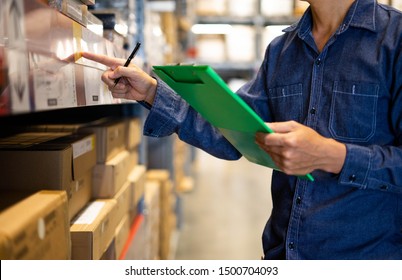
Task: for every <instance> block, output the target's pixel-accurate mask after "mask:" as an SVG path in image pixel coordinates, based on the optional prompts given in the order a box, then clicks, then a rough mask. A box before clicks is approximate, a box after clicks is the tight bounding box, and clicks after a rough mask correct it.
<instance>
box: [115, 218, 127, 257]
mask: <svg viewBox="0 0 402 280" xmlns="http://www.w3.org/2000/svg"><path fill="white" fill-rule="evenodd" d="M130 224H131V223H130V216H129V215H128V214H127V215H125V216H124V217H123V219H122V220H121V221H120V223H119V224H118V226H117V227H116V233H115V237H114V246H115V247H114V250H115V254H116V258H117V259H120V255H121V253H122V252H123V249H124V246H125V245H126V243H127V241H128V236H129V234H130Z"/></svg>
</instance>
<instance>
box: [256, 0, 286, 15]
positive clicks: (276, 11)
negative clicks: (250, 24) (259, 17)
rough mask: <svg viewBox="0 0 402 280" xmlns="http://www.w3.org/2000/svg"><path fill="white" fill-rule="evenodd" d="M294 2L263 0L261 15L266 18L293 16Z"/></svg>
mask: <svg viewBox="0 0 402 280" xmlns="http://www.w3.org/2000/svg"><path fill="white" fill-rule="evenodd" d="M293 2H294V1H293V0H281V1H277V0H261V13H262V14H263V15H264V16H266V17H281V16H292V15H293Z"/></svg>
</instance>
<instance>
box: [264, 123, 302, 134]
mask: <svg viewBox="0 0 402 280" xmlns="http://www.w3.org/2000/svg"><path fill="white" fill-rule="evenodd" d="M267 126H268V127H269V128H271V129H272V130H273V131H274V132H277V133H288V132H291V131H293V130H294V129H295V128H296V127H297V123H296V122H295V121H287V122H272V123H267Z"/></svg>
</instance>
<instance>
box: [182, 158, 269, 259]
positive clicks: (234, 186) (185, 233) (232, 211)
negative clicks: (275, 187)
mask: <svg viewBox="0 0 402 280" xmlns="http://www.w3.org/2000/svg"><path fill="white" fill-rule="evenodd" d="M271 174H272V172H271V170H270V169H268V168H265V167H263V166H259V165H257V164H253V163H251V162H249V161H247V160H246V159H244V158H242V159H240V160H239V161H224V160H220V159H216V158H214V157H212V156H210V155H208V154H206V153H204V152H202V151H197V153H196V162H195V168H194V178H195V184H194V189H193V190H192V191H190V192H187V193H183V194H182V196H181V197H182V209H183V211H182V213H183V223H182V228H181V230H180V231H179V235H178V239H177V248H176V254H175V259H178V260H256V259H260V258H261V256H262V255H263V254H262V245H261V235H262V231H263V228H264V226H265V223H266V221H267V219H268V217H269V214H270V212H271V209H272V203H271V195H270V180H271Z"/></svg>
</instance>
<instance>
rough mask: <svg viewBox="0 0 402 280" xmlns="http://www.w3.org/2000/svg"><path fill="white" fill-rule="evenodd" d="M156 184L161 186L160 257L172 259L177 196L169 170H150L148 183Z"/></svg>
mask: <svg viewBox="0 0 402 280" xmlns="http://www.w3.org/2000/svg"><path fill="white" fill-rule="evenodd" d="M151 182H156V183H157V184H158V186H159V220H160V222H159V257H160V259H162V260H167V259H170V258H171V239H172V233H173V231H174V228H175V221H176V218H175V217H176V216H175V202H176V199H175V195H174V192H173V191H174V188H173V182H172V180H171V179H170V174H169V172H168V171H167V170H163V169H160V170H148V172H147V183H151Z"/></svg>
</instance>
